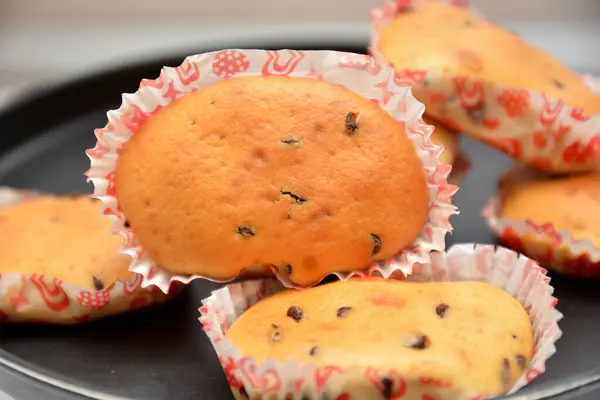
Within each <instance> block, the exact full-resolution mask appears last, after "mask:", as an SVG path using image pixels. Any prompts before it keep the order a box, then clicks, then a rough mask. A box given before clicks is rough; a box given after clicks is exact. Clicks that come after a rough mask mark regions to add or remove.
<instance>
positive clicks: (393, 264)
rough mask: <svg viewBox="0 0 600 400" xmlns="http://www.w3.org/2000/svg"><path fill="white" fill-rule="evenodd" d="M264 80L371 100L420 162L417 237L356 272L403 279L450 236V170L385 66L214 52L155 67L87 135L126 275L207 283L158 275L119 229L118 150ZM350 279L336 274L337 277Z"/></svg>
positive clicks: (362, 60) (359, 60) (334, 55)
mask: <svg viewBox="0 0 600 400" xmlns="http://www.w3.org/2000/svg"><path fill="white" fill-rule="evenodd" d="M272 75H277V76H289V77H304V78H312V79H318V80H323V81H326V82H329V83H332V84H336V85H342V86H344V87H346V88H347V89H349V90H351V91H353V92H355V93H358V94H360V95H362V96H363V97H365V98H367V99H370V100H372V101H374V102H375V103H377V104H379V105H380V106H381V107H382V108H383V109H384V110H386V111H387V112H388V113H390V114H391V115H392V116H393V117H394V118H395V119H396V120H398V121H399V122H400V123H402V124H404V126H405V127H406V131H407V134H408V136H409V137H410V139H411V140H412V142H413V144H414V146H415V149H416V150H417V153H418V155H419V157H420V158H421V159H422V162H423V165H424V169H425V172H426V177H427V182H428V188H429V213H428V218H427V221H426V223H425V225H424V226H423V229H422V231H421V233H420V235H419V236H418V237H417V239H416V240H415V241H414V242H413V243H412V244H411V245H410V246H408V247H407V248H405V249H403V250H402V251H401V252H400V253H399V254H398V255H397V256H395V257H394V258H392V259H390V260H387V261H384V262H380V263H377V264H374V265H372V266H370V267H369V266H366V268H365V270H364V271H361V273H367V274H370V273H372V272H374V271H379V272H380V273H381V274H382V275H383V276H385V277H388V276H390V274H391V273H392V272H393V271H395V270H402V271H403V272H404V273H410V271H411V268H412V265H413V264H415V263H418V262H421V263H424V262H428V260H429V257H428V254H429V252H431V251H439V250H442V249H443V248H444V237H445V235H446V233H447V232H448V231H450V230H451V225H450V223H449V218H450V216H451V215H453V214H455V213H456V209H455V207H454V206H453V205H452V203H451V197H452V195H453V194H454V193H455V192H456V190H457V188H456V187H455V186H453V185H450V184H448V182H447V179H446V178H447V176H448V174H449V173H450V170H451V166H448V165H440V164H439V159H438V158H439V154H440V152H441V149H442V148H441V147H440V146H434V145H433V144H432V143H431V141H430V139H429V137H430V135H431V132H432V129H433V128H432V127H431V126H429V125H426V124H425V123H424V122H423V121H422V119H421V117H422V114H423V110H424V107H423V105H422V104H421V103H419V102H418V101H417V100H415V98H414V97H413V96H412V94H411V90H410V88H409V87H407V86H405V85H404V86H400V85H398V84H397V83H396V81H395V79H394V73H393V71H392V70H391V69H390V68H389V67H387V66H382V65H379V64H377V63H376V62H375V61H374V60H373V59H372V58H371V57H369V56H365V55H358V54H351V53H342V52H334V51H300V50H279V51H272V50H266V51H265V50H222V51H217V52H212V53H205V54H198V55H193V56H190V57H187V58H186V59H185V60H184V61H183V63H182V64H181V65H180V66H179V67H176V68H169V67H165V68H163V70H162V71H161V74H160V76H159V77H158V79H155V80H144V81H142V83H141V85H140V88H139V90H138V91H137V92H136V93H133V94H125V95H123V103H122V105H121V107H120V108H119V109H118V110H114V111H109V112H108V124H107V125H106V127H105V128H103V129H97V130H96V131H95V134H96V137H97V139H98V141H97V144H96V146H95V147H94V148H93V149H90V150H88V151H87V154H88V156H89V158H90V160H91V168H90V170H89V171H88V172H87V176H88V177H89V179H90V180H91V181H92V182H93V183H94V187H95V191H94V197H96V198H98V199H100V200H101V201H102V202H103V203H104V206H105V209H104V214H106V215H108V216H110V217H111V218H112V220H113V222H114V224H113V232H115V233H118V234H120V235H121V236H123V237H124V238H125V245H124V249H123V251H124V252H125V253H126V254H129V255H131V256H132V257H133V261H132V264H131V267H130V270H131V271H134V272H137V273H139V274H142V275H143V276H144V278H145V279H144V283H143V286H146V285H156V286H158V287H159V288H161V289H162V290H163V291H165V292H167V291H168V290H169V285H170V284H171V282H176V281H179V282H183V283H188V282H190V281H191V280H193V279H196V278H206V279H210V278H208V277H202V276H198V275H193V276H190V275H176V274H172V273H169V272H168V271H165V270H164V269H162V268H161V267H160V266H159V265H157V264H156V263H155V262H154V261H153V260H152V259H151V258H150V257H149V256H148V254H147V252H145V251H144V249H143V248H142V247H141V246H140V244H139V243H138V241H137V239H136V236H135V233H134V231H133V230H132V229H130V228H127V227H125V224H124V222H125V216H124V215H123V212H122V210H121V209H120V207H119V201H118V194H117V193H116V190H115V182H114V181H115V169H116V164H117V159H118V158H119V152H120V149H122V148H124V146H126V144H127V142H128V140H129V139H130V138H131V137H132V136H133V135H134V134H135V133H136V131H137V129H138V128H139V126H140V125H141V124H142V123H143V122H144V120H145V119H147V118H148V117H150V116H151V115H152V114H153V113H155V112H157V111H158V110H160V109H161V108H162V107H164V106H166V105H167V104H169V103H171V102H172V101H174V100H175V99H177V98H179V97H180V96H183V95H185V94H186V93H190V92H192V91H193V90H195V89H197V88H201V87H205V86H209V85H212V84H214V83H216V82H219V81H222V80H225V79H230V78H234V77H242V76H272ZM273 273H274V274H275V275H276V276H277V277H278V279H280V280H281V281H282V282H283V283H284V284H285V285H286V286H292V283H291V282H290V281H289V280H287V279H286V278H285V277H284V276H280V275H278V272H277V271H276V270H275V269H273ZM332 273H333V271H332ZM241 274H242V275H243V274H244V271H242V273H241ZM354 274H355V273H354V272H350V273H336V275H338V276H339V277H340V278H342V279H347V278H349V277H351V276H353V275H354Z"/></svg>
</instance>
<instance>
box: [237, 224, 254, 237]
mask: <svg viewBox="0 0 600 400" xmlns="http://www.w3.org/2000/svg"><path fill="white" fill-rule="evenodd" d="M237 234H238V235H241V236H243V237H251V236H255V235H256V233H254V230H253V229H252V227H251V226H249V225H244V226H238V228H237Z"/></svg>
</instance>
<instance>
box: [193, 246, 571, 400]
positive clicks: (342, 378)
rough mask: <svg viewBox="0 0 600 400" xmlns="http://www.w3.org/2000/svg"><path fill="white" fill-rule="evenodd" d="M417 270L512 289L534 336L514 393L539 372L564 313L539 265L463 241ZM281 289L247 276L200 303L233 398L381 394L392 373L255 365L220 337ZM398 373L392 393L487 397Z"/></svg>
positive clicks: (419, 276) (423, 275)
mask: <svg viewBox="0 0 600 400" xmlns="http://www.w3.org/2000/svg"><path fill="white" fill-rule="evenodd" d="M415 272H416V274H414V275H411V276H409V277H408V278H407V280H409V281H436V282H441V281H483V282H488V283H490V284H492V285H494V286H497V287H499V288H502V289H504V290H506V291H507V292H508V293H510V294H511V295H512V296H513V297H514V298H515V299H517V300H518V301H519V302H520V303H521V304H522V305H523V307H524V308H525V310H526V311H527V312H528V313H529V315H530V317H531V321H532V324H533V335H534V337H533V339H534V349H533V357H532V360H531V362H530V364H529V365H528V367H527V369H526V371H525V372H524V373H523V374H522V376H521V378H520V379H519V381H518V382H517V384H516V385H515V386H514V387H513V388H512V389H511V393H513V392H515V391H517V390H518V389H520V388H521V387H523V386H525V385H526V384H528V383H529V382H531V381H532V380H533V379H535V378H536V377H537V376H539V375H540V374H542V373H543V372H544V370H545V363H546V360H547V359H548V358H550V357H551V356H552V355H553V354H554V353H555V351H556V348H555V342H556V341H557V340H558V339H559V338H560V336H561V330H560V329H559V327H558V321H559V320H560V319H561V318H562V314H561V313H559V312H558V311H557V310H556V308H555V306H556V303H557V300H556V299H555V298H554V297H552V292H553V288H552V287H551V286H550V284H549V282H550V279H549V278H548V277H547V276H546V271H545V270H544V269H543V268H540V267H539V266H538V264H536V263H535V262H534V261H532V260H530V259H528V258H526V257H523V256H520V255H518V254H517V253H515V252H513V251H510V250H508V249H504V248H496V247H494V246H490V245H473V244H464V245H456V246H454V247H452V248H451V249H450V250H449V251H448V253H432V254H431V263H429V264H424V265H419V268H418V271H415ZM282 289H283V286H282V285H281V284H280V283H279V282H277V281H275V280H258V281H247V282H242V283H234V284H230V285H228V286H226V287H224V288H222V289H219V290H216V291H214V292H213V293H212V295H211V296H210V297H208V298H207V299H205V300H203V301H202V304H203V305H202V307H200V313H201V317H200V322H201V323H202V327H203V330H204V331H205V332H206V334H207V335H208V337H209V339H210V341H211V343H212V344H213V347H214V349H215V351H216V353H217V355H218V357H219V360H220V362H221V364H222V366H223V369H224V371H225V374H226V375H227V379H228V382H229V384H230V386H231V388H232V391H233V393H234V396H236V398H238V399H246V398H253V399H255V398H265V399H266V398H268V399H289V398H300V397H301V396H302V395H304V396H306V397H307V398H311V399H316V398H325V397H324V396H326V395H327V396H328V397H327V398H332V399H350V398H354V396H357V393H351V392H349V391H348V385H349V384H351V385H352V387H353V390H360V391H361V393H360V395H361V397H357V398H373V399H377V398H383V397H382V394H381V393H382V391H381V388H380V387H379V386H378V385H380V384H381V382H380V381H381V380H380V379H379V378H380V377H382V376H386V374H389V371H377V370H375V369H368V368H367V369H365V370H354V369H352V370H344V369H343V368H341V367H339V366H336V365H328V366H319V367H317V366H314V365H300V364H298V363H296V362H295V361H294V360H289V361H287V362H285V363H281V362H277V361H275V360H267V361H265V362H262V363H258V362H256V361H255V360H254V359H252V358H251V357H248V356H245V355H244V354H242V353H241V352H240V351H239V350H238V349H236V348H235V347H234V346H233V345H232V344H231V342H230V341H229V339H227V338H226V337H225V333H226V332H227V330H228V328H229V326H230V325H231V324H232V323H233V322H234V321H235V320H236V319H237V318H238V317H239V316H240V315H241V314H242V313H243V312H244V311H245V310H247V309H248V308H250V307H252V306H253V305H254V304H256V303H257V302H258V301H259V300H261V299H263V298H265V297H267V296H269V295H272V294H274V293H277V292H279V291H280V290H282ZM490 345H492V344H490ZM396 375H397V374H396ZM396 375H395V376H396ZM397 377H398V378H399V379H397V381H396V380H395V381H394V384H393V385H392V386H393V390H394V393H395V391H396V390H397V391H399V392H401V393H402V398H406V399H419V400H421V399H426V398H427V399H428V398H442V397H443V398H445V399H475V398H477V399H485V398H488V396H487V395H486V394H485V393H458V392H457V391H456V390H453V388H452V387H450V385H433V387H432V385H431V382H430V381H429V380H427V379H411V380H408V379H407V380H405V379H403V377H402V376H399V375H398V376H397ZM372 378H375V379H372ZM440 386H441V387H440ZM357 388H359V389H357ZM428 396H430V397H428ZM431 396H433V397H431ZM391 398H396V397H391ZM397 398H400V397H397Z"/></svg>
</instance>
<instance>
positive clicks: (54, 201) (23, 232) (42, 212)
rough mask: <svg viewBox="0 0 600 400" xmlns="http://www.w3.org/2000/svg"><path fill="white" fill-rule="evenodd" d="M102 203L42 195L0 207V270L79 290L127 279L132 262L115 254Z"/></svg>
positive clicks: (114, 238) (114, 241)
mask: <svg viewBox="0 0 600 400" xmlns="http://www.w3.org/2000/svg"><path fill="white" fill-rule="evenodd" d="M100 210H101V204H100V202H98V201H96V200H92V199H89V198H88V197H85V196H74V197H54V196H41V197H37V198H33V199H30V200H27V201H23V202H20V203H17V204H14V205H12V206H9V207H6V208H0V230H1V231H2V232H8V233H9V234H6V235H0V272H1V273H23V274H43V275H48V276H51V277H55V278H58V279H60V280H62V281H64V282H66V283H70V284H73V285H76V286H77V287H80V288H82V289H86V290H91V291H96V290H103V289H108V288H110V287H111V286H112V284H113V283H114V282H115V281H117V280H118V279H123V280H129V279H131V277H132V276H133V275H134V273H133V272H129V271H128V266H129V263H130V262H131V259H130V257H129V256H126V255H124V254H120V253H119V249H120V247H121V245H122V239H121V238H120V237H118V236H115V235H111V234H110V232H109V231H110V225H111V223H110V220H108V219H107V218H105V217H103V216H101V215H100Z"/></svg>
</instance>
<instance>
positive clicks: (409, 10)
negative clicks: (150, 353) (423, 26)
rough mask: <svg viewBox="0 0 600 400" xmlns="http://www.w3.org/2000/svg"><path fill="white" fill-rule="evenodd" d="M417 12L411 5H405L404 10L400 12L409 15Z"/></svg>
mask: <svg viewBox="0 0 600 400" xmlns="http://www.w3.org/2000/svg"><path fill="white" fill-rule="evenodd" d="M413 11H415V8H414V7H413V6H411V5H409V4H407V5H405V6H404V7H402V10H400V12H403V13H408V12H413Z"/></svg>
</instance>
